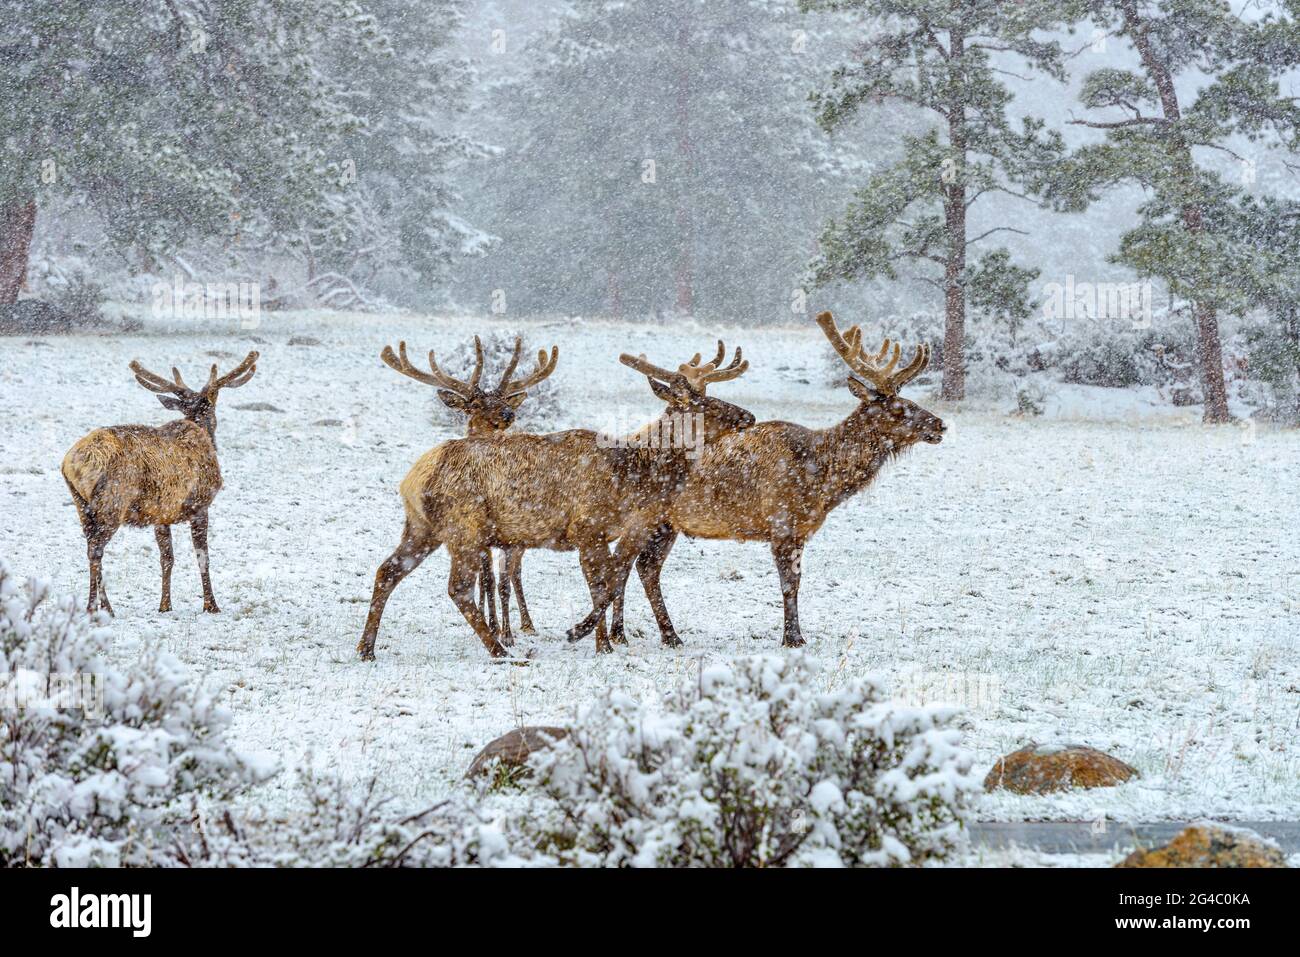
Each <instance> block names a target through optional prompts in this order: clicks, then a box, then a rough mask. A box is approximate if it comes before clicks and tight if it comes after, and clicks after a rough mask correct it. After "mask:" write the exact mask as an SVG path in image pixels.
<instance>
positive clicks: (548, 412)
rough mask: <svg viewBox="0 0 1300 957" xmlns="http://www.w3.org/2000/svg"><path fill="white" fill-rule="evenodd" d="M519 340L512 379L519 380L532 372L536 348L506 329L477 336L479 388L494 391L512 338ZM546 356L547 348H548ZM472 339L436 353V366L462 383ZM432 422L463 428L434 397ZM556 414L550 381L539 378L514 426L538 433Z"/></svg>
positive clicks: (460, 418) (470, 367) (469, 368)
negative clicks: (480, 356)
mask: <svg viewBox="0 0 1300 957" xmlns="http://www.w3.org/2000/svg"><path fill="white" fill-rule="evenodd" d="M516 336H520V337H522V338H523V348H522V349H521V350H520V353H519V366H518V367H517V368H516V370H515V377H516V378H523V377H524V376H526V375H528V373H530V372H532V371H533V369H534V367H535V366H536V363H537V347H535V346H533V345H531V344H530V342H529V341H528V336H526V335H523V333H521V332H515V331H511V330H508V329H494V330H492V331H491V332H488V333H487V334H486V335H482V334H481V335H480V336H479V339H480V341H481V342H482V343H483V377H482V381H481V382H480V385H481V386H482V387H483V388H485V389H486V388H496V385H497V382H498V381H499V380H500V378H501V373H503V372H505V371H506V366H507V365H508V364H509V362H510V357H511V355H513V354H514V350H515V337H516ZM548 354H549V349H548ZM474 361H475V360H474V340H473V338H469V339H466V340H465V341H463V342H461V343H459V344H457V346H456V347H455V348H454V349H451V350H449V351H447V352H446V353H445V354H444V353H441V352H439V353H438V366H439V367H440V368H441V369H442V371H443V372H446V373H447V374H448V375H452V376H455V377H456V378H458V379H461V380H465V379H468V378H469V377H470V374H471V373H472V372H473V371H474ZM433 408H434V419H435V421H437V422H438V423H440V424H442V425H445V426H447V427H450V428H453V429H463V428H464V425H465V416H464V414H463V413H461V412H456V411H453V410H452V409H449V408H447V406H445V405H443V403H442V402H441V401H440V400H439V399H437V398H436V397H435V398H434V400H433ZM559 414H560V403H559V399H558V397H557V394H556V391H555V383H554V381H553V380H552V379H550V378H547V379H543V380H542V381H541V382H539V383H538V384H537V385H535V386H533V387H532V388H531V389H529V390H528V398H527V399H525V400H524V403H523V405H521V406H520V407H519V412H518V416H517V418H516V419H515V427H516V428H518V429H521V430H523V431H538V430H541V429H546V428H550V427H552V426H553V425H554V424H555V422H556V420H557V418H558V417H559Z"/></svg>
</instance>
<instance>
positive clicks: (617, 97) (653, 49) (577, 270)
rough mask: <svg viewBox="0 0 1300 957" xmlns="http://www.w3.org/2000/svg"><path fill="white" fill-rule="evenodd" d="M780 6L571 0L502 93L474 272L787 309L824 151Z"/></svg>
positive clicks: (644, 311)
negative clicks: (496, 240)
mask: <svg viewBox="0 0 1300 957" xmlns="http://www.w3.org/2000/svg"><path fill="white" fill-rule="evenodd" d="M780 6H781V4H778V3H776V2H774V0H747V2H744V3H719V2H717V0H655V2H649V0H639V2H632V3H628V2H614V0H574V2H573V3H572V4H570V5H569V8H570V9H569V12H568V13H567V14H566V15H565V16H564V17H562V18H561V19H560V21H559V22H558V24H557V25H556V27H555V28H554V29H553V30H551V31H550V32H548V33H547V34H546V35H545V36H544V37H543V38H542V39H540V40H539V41H538V42H537V43H535V44H534V45H533V46H532V47H531V48H530V49H529V50H528V51H527V53H526V55H527V57H528V59H529V60H531V69H529V70H528V71H527V73H526V74H524V75H523V77H522V78H521V79H520V80H519V81H518V82H514V83H512V84H510V85H509V86H508V87H505V88H503V89H502V90H501V91H499V95H498V97H497V99H496V101H495V103H494V106H495V108H496V109H497V110H498V111H499V112H500V114H501V116H502V117H503V118H504V119H503V121H502V123H501V129H502V130H503V131H504V132H505V134H506V136H507V139H506V141H505V142H506V144H507V150H506V153H505V155H504V156H503V157H502V159H501V160H500V161H498V162H496V163H495V164H491V167H492V168H491V169H485V171H484V173H483V182H482V189H481V190H480V191H479V193H480V195H479V196H478V200H479V202H480V203H481V204H482V206H481V211H480V213H479V216H480V218H482V219H483V221H484V226H485V228H488V229H490V230H491V231H492V232H494V233H497V234H499V235H500V236H501V244H500V247H499V248H498V249H497V250H495V251H494V253H493V255H492V256H490V257H489V258H488V259H487V260H486V262H485V267H484V270H483V271H482V273H481V275H480V276H479V277H477V278H478V281H480V282H482V283H484V284H486V287H487V288H489V289H491V288H493V287H494V286H495V287H498V288H500V289H501V291H502V292H503V293H504V294H505V296H506V299H507V300H508V302H509V308H511V309H523V310H525V311H527V310H538V311H543V310H544V311H554V310H564V311H574V312H582V311H588V310H597V311H608V312H612V313H614V314H638V315H648V314H654V313H661V314H662V313H677V314H696V315H711V316H722V317H726V318H728V319H731V320H742V321H754V320H758V319H763V318H778V317H785V316H789V315H790V314H791V313H790V303H791V297H792V294H793V293H794V292H795V288H796V287H797V286H798V285H799V282H800V281H801V279H802V276H801V272H802V269H803V265H804V263H805V262H806V260H807V256H808V245H807V238H806V235H805V229H806V227H809V226H811V225H812V224H813V223H815V222H816V221H817V217H818V216H819V215H820V214H819V213H817V211H816V203H817V202H818V199H817V195H818V193H819V192H822V191H820V190H819V189H818V184H819V183H820V182H822V177H823V172H822V171H821V170H819V169H816V168H814V167H815V165H816V163H817V162H819V161H820V160H821V159H823V157H812V156H810V155H809V151H808V149H807V147H808V146H809V145H810V144H811V142H812V138H811V136H810V135H809V134H810V133H812V132H814V131H815V130H814V128H813V124H812V122H811V120H810V117H809V116H808V114H807V110H806V105H805V97H806V95H807V90H808V88H809V86H810V84H807V83H800V82H798V81H797V80H796V79H795V77H794V74H795V72H796V70H797V69H798V68H799V67H800V65H801V64H802V65H803V66H804V67H805V68H806V69H807V70H808V71H809V72H811V69H812V66H813V61H812V58H811V57H810V56H807V55H804V54H797V55H795V54H791V47H792V44H793V43H794V38H793V37H792V27H798V26H799V25H800V24H799V22H798V21H797V19H795V18H793V17H789V18H787V16H786V15H787V14H789V13H790V12H791V11H790V10H789V9H786V10H781V11H779V10H777V9H776V8H778V7H780ZM507 42H510V41H509V34H507ZM507 55H509V54H507Z"/></svg>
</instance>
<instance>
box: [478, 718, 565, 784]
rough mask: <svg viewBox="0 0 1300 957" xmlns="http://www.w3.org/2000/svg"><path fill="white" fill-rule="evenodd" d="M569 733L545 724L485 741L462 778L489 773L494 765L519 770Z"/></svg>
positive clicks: (493, 768) (519, 729) (520, 729)
mask: <svg viewBox="0 0 1300 957" xmlns="http://www.w3.org/2000/svg"><path fill="white" fill-rule="evenodd" d="M568 733H569V732H568V731H566V730H565V729H564V728H554V727H548V726H545V725H531V726H529V727H525V728H516V729H515V730H513V731H511V732H509V733H507V734H503V735H501V737H499V738H497V739H496V740H495V741H489V742H488V743H487V744H486V745H484V747H483V750H482V751H480V752H479V753H478V754H476V755H475V756H474V760H473V761H471V762H470V765H469V770H468V771H466V772H465V777H467V778H472V777H475V776H476V775H479V774H492V773H494V772H495V769H496V766H497V765H498V764H503V765H505V766H506V767H508V768H523V767H525V766H526V765H527V763H528V756H529V755H530V754H532V753H533V752H534V751H541V750H542V749H543V748H549V747H550V746H551V745H552V744H553V743H554V742H555V741H557V740H558V739H560V738H563V737H564V736H565V735H567V734H568Z"/></svg>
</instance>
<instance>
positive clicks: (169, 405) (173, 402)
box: [158, 395, 185, 412]
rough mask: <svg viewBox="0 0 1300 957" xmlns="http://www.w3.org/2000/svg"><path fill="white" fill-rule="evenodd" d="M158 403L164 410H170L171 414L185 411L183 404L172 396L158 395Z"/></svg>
mask: <svg viewBox="0 0 1300 957" xmlns="http://www.w3.org/2000/svg"><path fill="white" fill-rule="evenodd" d="M158 401H159V402H161V403H162V407H163V408H164V409H171V410H172V411H173V412H184V411H185V403H184V402H182V401H181V400H180V399H178V398H176V396H174V395H160V396H158Z"/></svg>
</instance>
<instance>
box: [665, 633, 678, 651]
mask: <svg viewBox="0 0 1300 957" xmlns="http://www.w3.org/2000/svg"><path fill="white" fill-rule="evenodd" d="M663 645H664V647H665V648H680V647H681V646H682V645H683V641H682V640H681V639H680V638H678V637H677V636H676V635H664V637H663Z"/></svg>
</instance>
